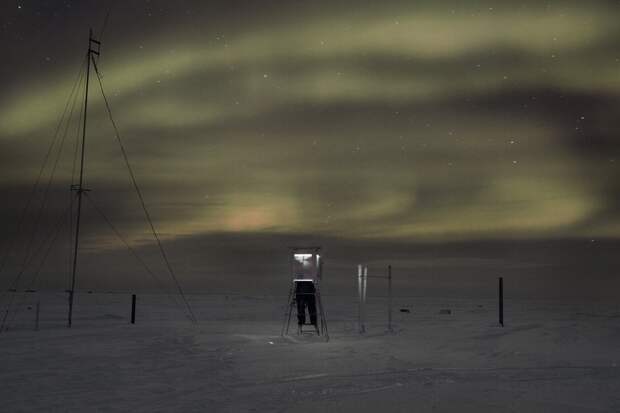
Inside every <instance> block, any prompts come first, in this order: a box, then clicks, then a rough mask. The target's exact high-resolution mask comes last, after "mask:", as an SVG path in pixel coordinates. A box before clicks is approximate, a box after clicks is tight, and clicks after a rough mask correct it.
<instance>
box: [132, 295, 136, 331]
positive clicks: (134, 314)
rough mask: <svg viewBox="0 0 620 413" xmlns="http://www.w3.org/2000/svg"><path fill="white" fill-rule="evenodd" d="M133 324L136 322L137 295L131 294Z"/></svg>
mask: <svg viewBox="0 0 620 413" xmlns="http://www.w3.org/2000/svg"><path fill="white" fill-rule="evenodd" d="M131 324H136V295H135V294H132V295H131Z"/></svg>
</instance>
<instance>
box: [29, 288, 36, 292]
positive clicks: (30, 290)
mask: <svg viewBox="0 0 620 413" xmlns="http://www.w3.org/2000/svg"><path fill="white" fill-rule="evenodd" d="M26 292H27V293H36V292H37V290H33V289H30V288H29V289H27V290H26Z"/></svg>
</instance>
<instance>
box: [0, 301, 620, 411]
mask: <svg viewBox="0 0 620 413" xmlns="http://www.w3.org/2000/svg"><path fill="white" fill-rule="evenodd" d="M8 299H10V297H9V296H6V295H5V296H4V298H3V303H2V304H3V307H2V308H5V304H6V301H7V300H8ZM189 299H190V302H191V303H192V306H193V308H194V310H195V312H196V315H197V318H198V319H199V322H198V323H197V324H195V325H194V324H192V323H190V322H189V321H188V319H187V318H186V316H185V315H184V313H183V311H182V309H181V307H179V306H176V305H174V304H173V303H172V301H171V298H170V297H168V296H166V295H156V294H153V295H147V294H140V295H138V305H137V323H136V324H135V325H131V324H129V311H130V303H131V297H130V295H129V294H86V293H83V294H80V295H78V297H77V303H76V307H75V318H74V326H73V328H71V329H67V328H65V327H64V325H63V324H64V319H65V317H66V296H65V295H64V294H53V293H48V294H38V293H32V294H27V295H26V296H25V298H23V299H22V295H21V294H19V295H16V296H15V297H14V302H15V303H16V304H18V305H19V304H21V305H19V308H20V310H19V312H18V313H17V314H16V315H13V314H10V315H9V317H8V320H9V321H10V325H9V327H10V328H9V330H8V331H4V332H2V333H1V334H0V358H1V362H0V411H7V412H20V411H76V412H77V411H101V412H107V411H132V412H156V411H162V412H163V411H181V412H190V411H201V412H251V411H255V412H278V411H295V412H314V411H319V412H376V411H381V412H482V411H488V412H618V411H620V306H619V305H618V304H614V303H600V302H599V303H595V302H590V303H588V302H584V303H572V304H567V303H566V302H559V301H555V302H554V301H534V300H520V301H519V300H507V302H506V308H505V322H506V326H505V327H503V328H502V327H499V326H498V323H497V306H496V302H495V301H494V300H485V299H460V300H459V299H441V298H428V297H424V298H422V297H396V298H395V299H394V310H395V312H394V325H395V332H394V333H388V332H387V331H386V327H387V324H386V321H387V314H386V302H385V300H384V299H381V298H371V299H370V303H369V309H368V315H369V318H370V320H369V322H368V327H367V328H368V331H367V333H366V334H365V335H360V334H359V333H358V332H357V306H356V302H355V299H354V298H352V297H338V296H329V295H326V296H324V304H325V308H326V312H327V319H328V323H329V324H328V327H329V333H330V340H329V342H325V341H323V340H321V339H318V338H316V337H313V336H301V337H300V336H297V335H296V334H293V335H291V336H287V337H280V329H281V326H282V321H283V315H284V309H285V301H286V297H281V296H278V297H265V296H261V297H251V296H241V295H228V296H227V295H191V296H189ZM37 301H40V302H41V316H40V328H39V331H34V324H35V312H36V311H35V310H36V305H35V303H36V302H37ZM29 307H30V309H29ZM14 308H15V306H14ZM401 308H402V309H404V308H407V309H409V310H410V313H406V312H401V311H400V309H401ZM441 309H450V310H451V312H452V314H440V310H441ZM294 330H295V328H293V329H292V330H291V331H294Z"/></svg>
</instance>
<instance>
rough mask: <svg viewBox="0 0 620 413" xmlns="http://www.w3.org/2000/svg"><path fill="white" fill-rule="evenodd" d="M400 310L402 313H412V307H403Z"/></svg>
mask: <svg viewBox="0 0 620 413" xmlns="http://www.w3.org/2000/svg"><path fill="white" fill-rule="evenodd" d="M400 312H401V313H410V312H411V310H410V309H408V308H401V309H400Z"/></svg>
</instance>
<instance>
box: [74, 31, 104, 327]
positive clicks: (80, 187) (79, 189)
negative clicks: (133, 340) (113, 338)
mask: <svg viewBox="0 0 620 413" xmlns="http://www.w3.org/2000/svg"><path fill="white" fill-rule="evenodd" d="M100 46H101V43H100V42H98V41H97V40H95V39H93V30H92V29H90V30H89V32H88V52H87V55H86V60H87V62H86V90H85V91H84V122H83V124H82V151H81V158H80V181H79V183H78V184H77V185H72V186H71V190H73V191H76V193H77V198H78V204H77V218H76V225H75V245H74V249H73V268H72V271H71V290H70V292H69V316H68V320H67V327H69V328H70V327H71V323H72V319H73V298H74V296H75V276H76V272H77V257H78V247H79V240H80V218H81V216H82V195H83V193H84V192H86V191H88V189H85V188H84V153H85V151H84V150H85V146H86V145H85V144H86V115H87V113H88V81H89V78H90V60H91V58H92V55H93V54H94V55H97V56H99V47H100ZM95 48H96V50H95Z"/></svg>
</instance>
